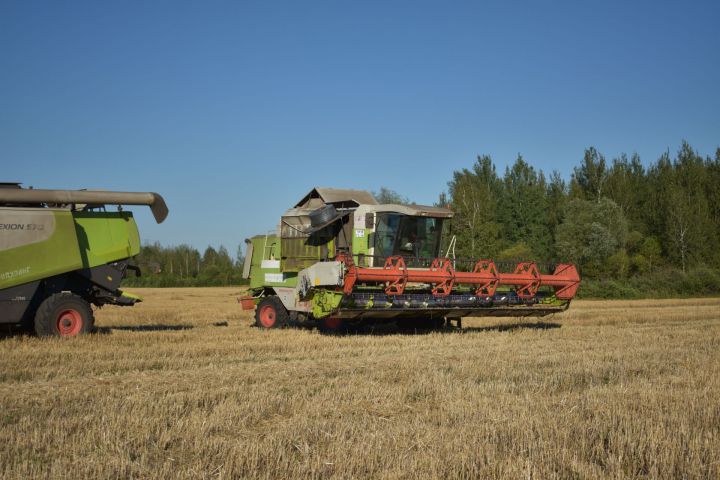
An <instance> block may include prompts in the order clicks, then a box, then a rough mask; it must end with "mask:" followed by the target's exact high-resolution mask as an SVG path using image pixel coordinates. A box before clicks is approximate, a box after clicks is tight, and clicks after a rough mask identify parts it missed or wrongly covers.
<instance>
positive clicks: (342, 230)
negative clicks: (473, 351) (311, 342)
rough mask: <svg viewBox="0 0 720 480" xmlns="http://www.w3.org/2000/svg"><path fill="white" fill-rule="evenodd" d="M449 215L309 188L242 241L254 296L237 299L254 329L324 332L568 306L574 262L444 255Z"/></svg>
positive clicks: (575, 279)
mask: <svg viewBox="0 0 720 480" xmlns="http://www.w3.org/2000/svg"><path fill="white" fill-rule="evenodd" d="M452 217H453V212H452V211H450V210H448V209H445V208H438V207H426V206H421V205H409V206H408V205H380V204H378V203H377V201H376V200H375V198H374V197H373V196H372V195H371V194H370V193H368V192H365V191H359V190H338V189H331V188H315V189H313V190H311V191H310V192H309V193H308V194H307V195H305V196H304V197H303V198H302V199H301V200H300V201H299V202H298V203H297V204H296V205H295V206H294V207H293V208H291V209H290V210H288V211H287V212H285V214H284V215H282V217H281V219H280V224H279V226H278V228H277V232H275V233H273V234H267V235H257V236H255V237H253V238H251V239H248V240H246V243H247V251H246V256H245V265H244V269H243V276H244V277H245V278H249V279H250V289H251V290H250V292H251V295H249V296H246V297H241V299H240V301H241V303H242V305H243V308H245V309H255V319H256V324H257V325H258V326H259V327H264V328H275V327H281V326H285V325H288V324H300V325H302V324H307V325H317V326H319V327H320V328H322V329H327V330H334V329H338V328H342V327H344V326H346V325H350V324H359V323H363V322H374V323H377V322H385V321H388V322H389V321H395V322H397V324H398V325H399V326H403V327H410V328H412V327H417V328H432V327H439V326H442V325H445V324H449V323H450V322H451V321H456V322H457V323H458V324H460V320H461V319H462V318H463V317H467V316H474V317H478V316H515V317H519V316H523V317H525V316H536V317H537V316H545V315H549V314H552V313H556V312H560V311H563V310H565V309H566V308H567V307H568V306H569V305H570V301H571V300H572V299H573V298H574V296H575V293H576V292H577V289H578V286H579V284H580V276H579V274H578V271H577V269H576V268H575V266H574V265H571V264H557V265H551V266H544V265H540V264H537V263H535V262H519V263H513V264H510V265H508V264H503V263H496V262H494V261H493V260H490V259H456V258H448V255H447V254H446V255H442V252H441V250H440V248H441V235H442V232H443V225H445V224H446V223H447V222H449V221H451V219H452ZM450 256H451V257H452V255H450Z"/></svg>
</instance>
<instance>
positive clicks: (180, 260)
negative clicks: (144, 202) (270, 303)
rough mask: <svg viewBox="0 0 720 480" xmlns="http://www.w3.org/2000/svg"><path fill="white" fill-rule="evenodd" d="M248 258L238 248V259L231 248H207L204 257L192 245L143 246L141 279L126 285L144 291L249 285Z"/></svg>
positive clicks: (139, 258) (130, 278) (139, 260)
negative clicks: (244, 268)
mask: <svg viewBox="0 0 720 480" xmlns="http://www.w3.org/2000/svg"><path fill="white" fill-rule="evenodd" d="M243 262H244V257H243V255H242V249H241V248H240V247H238V249H237V254H236V256H235V258H232V257H231V256H230V253H229V252H228V250H227V248H225V247H224V246H222V245H221V246H220V247H219V248H217V249H215V248H214V247H211V246H210V247H207V248H206V249H205V251H204V252H203V253H202V254H201V253H200V251H198V250H197V249H196V248H194V247H191V246H189V245H179V246H162V245H160V243H158V242H155V243H150V244H143V245H142V246H141V247H140V254H139V255H138V256H137V257H136V258H135V263H136V264H137V265H138V266H139V267H140V270H141V272H142V274H141V276H139V277H135V276H133V274H132V273H129V275H128V278H126V279H125V280H124V281H123V284H124V285H128V286H143V287H216V286H224V285H239V284H243V283H247V281H246V280H244V279H243V278H242V266H243Z"/></svg>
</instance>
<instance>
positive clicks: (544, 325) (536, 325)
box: [320, 322, 562, 336]
mask: <svg viewBox="0 0 720 480" xmlns="http://www.w3.org/2000/svg"><path fill="white" fill-rule="evenodd" d="M561 326H562V325H561V324H559V323H555V322H533V323H522V322H516V323H503V324H499V325H489V326H485V327H462V328H458V327H443V328H439V329H426V328H400V327H398V326H397V325H395V324H393V323H389V324H384V325H363V326H355V327H348V328H347V329H345V330H342V331H334V332H327V331H322V330H321V331H320V333H321V334H324V335H348V336H350V335H371V336H383V335H428V334H430V333H441V334H466V333H476V332H511V331H514V330H551V329H555V328H560V327H561Z"/></svg>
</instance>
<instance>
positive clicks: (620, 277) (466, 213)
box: [438, 142, 720, 297]
mask: <svg viewBox="0 0 720 480" xmlns="http://www.w3.org/2000/svg"><path fill="white" fill-rule="evenodd" d="M438 205H450V208H452V209H453V210H454V211H455V214H456V216H455V218H454V219H453V221H452V223H451V224H450V228H449V233H450V234H451V236H452V235H455V236H456V239H457V252H458V254H459V255H460V256H465V257H470V258H480V257H482V258H485V257H494V258H499V259H526V260H527V259H537V260H542V261H547V262H559V261H570V262H574V263H576V264H577V265H578V266H579V267H580V270H581V273H582V276H583V280H584V281H583V286H582V288H581V292H583V293H584V294H585V295H586V296H600V297H634V296H647V295H658V296H665V295H684V294H688V295H690V294H714V293H720V148H719V149H717V151H716V152H715V156H714V157H710V156H706V157H703V156H701V155H700V154H699V153H698V152H696V151H695V150H694V149H693V148H692V147H691V146H690V145H689V144H688V143H686V142H683V144H682V146H681V147H680V149H679V150H678V152H677V153H676V154H675V155H674V156H671V155H670V153H669V152H666V153H665V154H663V155H662V156H661V157H660V158H659V159H657V161H654V162H651V163H649V164H647V165H646V164H644V163H643V162H641V160H640V157H639V156H638V155H637V154H633V155H631V156H629V157H628V156H627V155H625V154H623V155H620V156H619V157H617V158H613V159H612V160H611V161H608V160H607V159H606V158H605V156H604V155H603V154H602V153H600V152H598V151H597V149H595V148H593V147H590V148H588V149H587V150H585V153H584V156H583V159H582V161H581V162H580V164H579V165H578V166H576V167H575V168H574V169H573V172H572V175H571V176H570V178H569V180H568V181H565V180H564V179H563V177H562V176H561V175H560V173H559V172H557V171H553V172H552V173H550V174H549V175H546V174H545V173H544V172H543V171H542V170H539V169H536V168H534V167H533V166H532V165H530V164H529V163H528V162H527V161H525V159H524V158H523V157H522V156H518V157H517V159H516V160H515V162H514V163H513V164H512V165H511V166H508V167H507V168H506V169H505V172H504V173H503V174H502V175H500V174H499V173H498V172H497V169H496V166H495V164H494V162H493V160H492V159H491V158H490V157H489V156H480V157H478V158H477V160H476V162H475V163H474V164H473V165H472V167H471V168H464V169H462V170H459V171H455V172H454V173H453V178H452V179H451V180H450V182H449V183H448V189H447V192H445V193H442V194H441V195H440V199H439V201H438Z"/></svg>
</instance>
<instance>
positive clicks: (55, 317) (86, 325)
mask: <svg viewBox="0 0 720 480" xmlns="http://www.w3.org/2000/svg"><path fill="white" fill-rule="evenodd" d="M94 328H95V317H94V316H93V311H92V307H91V306H90V304H89V303H88V302H86V301H85V300H84V299H83V298H82V297H79V296H77V295H74V294H72V293H56V294H54V295H50V296H49V297H48V298H46V299H45V300H44V301H43V302H42V303H41V304H40V307H39V308H38V309H37V312H35V333H36V334H37V336H38V337H76V336H78V335H81V334H83V333H90V332H92V331H93V330H94Z"/></svg>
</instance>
